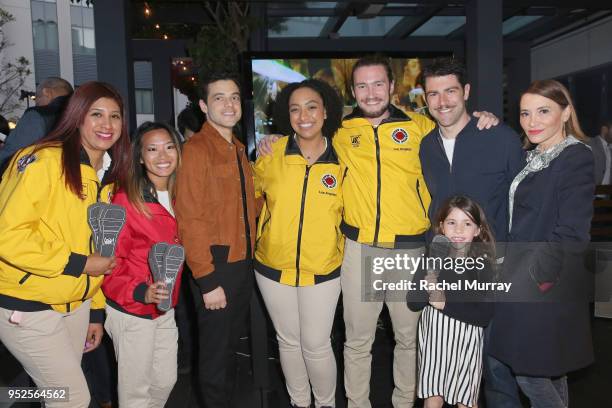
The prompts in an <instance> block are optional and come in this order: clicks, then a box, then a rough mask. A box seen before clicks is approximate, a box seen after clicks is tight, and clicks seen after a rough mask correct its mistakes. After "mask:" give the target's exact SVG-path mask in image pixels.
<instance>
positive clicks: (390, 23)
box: [338, 16, 402, 37]
mask: <svg viewBox="0 0 612 408" xmlns="http://www.w3.org/2000/svg"><path fill="white" fill-rule="evenodd" d="M401 19H402V17H399V16H378V17H376V18H369V19H360V18H357V17H349V18H347V19H346V22H345V23H344V24H343V25H342V27H341V28H340V31H339V32H338V33H339V34H340V36H342V37H381V36H383V35H385V34H387V32H388V31H389V30H390V29H391V28H393V27H394V26H395V25H396V24H397V23H398V22H399V21H400V20H401Z"/></svg>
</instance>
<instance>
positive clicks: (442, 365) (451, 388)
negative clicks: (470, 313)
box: [418, 306, 484, 407]
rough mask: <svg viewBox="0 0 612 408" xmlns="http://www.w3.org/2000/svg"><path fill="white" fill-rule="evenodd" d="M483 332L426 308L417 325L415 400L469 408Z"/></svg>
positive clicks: (476, 388) (475, 389) (475, 391)
mask: <svg viewBox="0 0 612 408" xmlns="http://www.w3.org/2000/svg"><path fill="white" fill-rule="evenodd" d="M483 330H484V329H483V328H482V327H478V326H474V325H471V324H469V323H465V322H462V321H459V320H457V319H453V318H452V317H449V316H446V315H445V314H443V313H442V312H440V311H438V310H437V309H435V308H433V307H432V306H426V307H425V309H423V313H422V314H421V320H420V322H419V383H418V396H419V398H429V397H434V396H441V397H443V398H444V400H445V401H446V402H447V403H448V404H451V405H454V404H457V403H461V404H463V405H466V406H468V407H473V406H474V405H476V404H477V402H478V392H479V390H480V378H481V375H482V348H483V343H482V342H483Z"/></svg>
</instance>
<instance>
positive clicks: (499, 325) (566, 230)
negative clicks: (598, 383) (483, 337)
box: [487, 143, 595, 377]
mask: <svg viewBox="0 0 612 408" xmlns="http://www.w3.org/2000/svg"><path fill="white" fill-rule="evenodd" d="M594 188H595V184H594V180H593V154H592V152H591V150H590V149H589V148H588V147H587V146H585V145H584V144H582V143H579V144H575V145H572V146H569V147H567V148H565V150H563V151H562V152H561V154H560V155H559V156H558V157H557V158H556V159H554V160H553V161H552V162H551V163H550V165H549V167H547V168H545V169H543V170H541V171H539V172H535V173H531V174H529V175H528V176H527V177H526V178H525V179H524V180H523V181H522V182H521V183H520V184H519V185H518V188H517V190H516V194H515V198H514V209H513V216H512V217H513V220H512V229H511V231H510V241H511V244H510V246H509V247H508V248H507V250H506V259H505V260H504V269H503V272H502V279H503V280H504V281H507V282H512V292H513V293H514V294H515V295H517V294H520V296H521V300H522V301H520V302H513V303H506V302H502V303H497V304H496V306H495V315H494V318H493V321H492V323H491V332H490V338H489V339H490V341H489V343H488V349H487V352H488V353H489V354H491V355H493V356H494V357H496V358H497V359H498V360H500V361H502V362H504V363H506V364H508V365H509V366H510V367H511V368H512V370H513V371H514V373H515V374H517V375H528V376H538V377H553V376H560V375H564V374H566V373H568V372H570V371H573V370H577V369H579V368H582V367H585V366H587V365H588V364H590V363H591V362H592V361H593V349H592V344H591V330H590V316H589V303H588V298H587V296H588V293H587V292H588V290H589V286H590V282H591V276H589V274H588V272H587V271H586V269H585V268H584V267H583V265H584V262H583V259H582V258H581V255H582V254H581V253H580V251H579V250H578V251H576V249H577V248H578V249H579V248H581V247H582V248H585V247H586V245H587V243H588V241H589V230H590V226H591V218H592V215H593V198H594ZM525 243H529V244H526V245H525ZM537 243H547V244H546V245H548V246H552V245H554V244H553V243H557V245H558V248H557V250H559V249H563V248H565V250H560V251H559V252H557V253H556V255H555V256H553V257H548V256H547V253H545V252H544V251H543V250H542V248H541V244H537ZM561 246H563V248H561ZM538 271H540V272H541V273H543V276H546V274H547V273H548V274H549V276H556V278H551V279H544V280H543V281H544V282H548V281H550V280H553V281H555V280H556V283H555V285H554V286H553V287H552V289H549V290H548V291H546V292H542V291H541V290H540V289H539V287H538V281H537V280H536V279H535V278H534V272H535V273H536V274H538V273H540V272H538Z"/></svg>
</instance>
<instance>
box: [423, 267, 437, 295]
mask: <svg viewBox="0 0 612 408" xmlns="http://www.w3.org/2000/svg"><path fill="white" fill-rule="evenodd" d="M425 282H427V287H428V288H429V287H430V286H431V285H435V284H436V283H438V273H437V272H435V271H427V273H426V274H425ZM432 292H434V290H430V289H427V293H429V294H430V295H431V293H432Z"/></svg>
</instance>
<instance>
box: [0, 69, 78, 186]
mask: <svg viewBox="0 0 612 408" xmlns="http://www.w3.org/2000/svg"><path fill="white" fill-rule="evenodd" d="M72 92H73V89H72V85H70V83H68V81H66V80H64V79H62V78H58V77H49V78H46V79H44V80H43V81H42V82H41V83H40V84H39V85H38V86H37V87H36V106H34V107H32V108H29V109H27V110H26V111H25V112H24V114H23V116H22V117H21V119H20V120H19V122H18V123H17V127H15V129H13V130H12V131H11V134H10V137H7V138H6V141H5V142H4V147H3V148H2V150H0V174H2V173H3V172H4V169H5V168H6V166H7V165H8V161H9V160H10V158H11V157H12V156H13V155H14V154H15V153H16V152H17V150H19V149H22V148H24V147H26V146H29V145H31V144H32V143H34V142H37V141H38V140H40V139H42V138H43V137H44V136H45V135H47V133H49V132H50V131H51V130H52V129H53V127H54V126H55V123H56V122H57V120H58V119H59V117H60V116H61V114H62V112H63V111H64V106H66V102H68V99H69V98H70V95H72Z"/></svg>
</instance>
